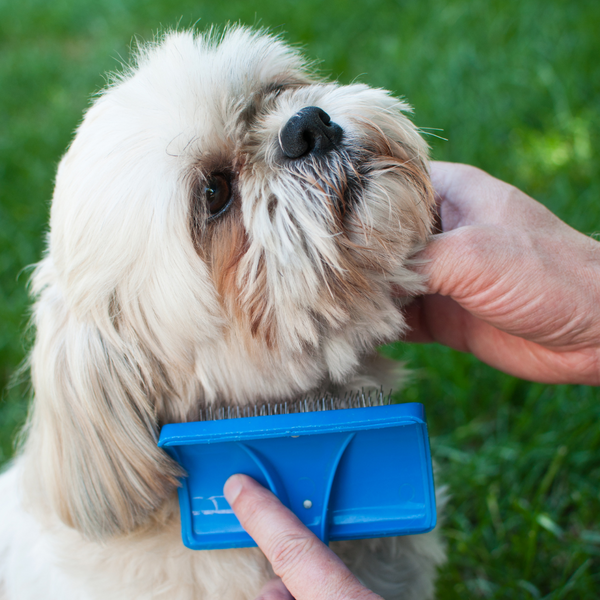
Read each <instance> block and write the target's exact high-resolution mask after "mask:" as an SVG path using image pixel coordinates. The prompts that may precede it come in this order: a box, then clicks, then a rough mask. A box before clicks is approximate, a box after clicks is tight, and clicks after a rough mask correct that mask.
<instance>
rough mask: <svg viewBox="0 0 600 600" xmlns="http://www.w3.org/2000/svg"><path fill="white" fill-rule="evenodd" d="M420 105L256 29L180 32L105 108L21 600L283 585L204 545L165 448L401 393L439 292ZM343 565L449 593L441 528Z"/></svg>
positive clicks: (74, 182)
mask: <svg viewBox="0 0 600 600" xmlns="http://www.w3.org/2000/svg"><path fill="white" fill-rule="evenodd" d="M408 110H409V107H408V105H407V104H405V103H404V102H403V101H401V100H398V99H395V98H393V97H392V96H391V95H390V94H389V93H388V92H386V91H384V90H381V89H373V88H370V87H367V86H366V85H361V84H352V85H348V86H343V85H339V84H338V83H332V82H328V81H325V80H323V79H321V78H319V77H318V76H317V75H316V74H315V73H314V70H313V69H312V67H311V65H309V64H308V63H307V62H306V61H305V60H304V59H303V58H302V56H301V54H300V53H299V52H298V51H297V50H296V49H294V48H291V47H290V46H288V45H286V44H285V43H284V42H283V41H282V40H281V39H280V38H278V37H276V36H272V35H270V34H268V33H267V32H264V31H253V30H249V29H246V28H243V27H241V26H238V27H231V28H229V29H227V30H226V31H225V32H224V33H222V34H217V33H211V32H209V33H206V34H199V33H195V32H190V31H183V32H181V31H175V32H169V33H166V34H165V35H163V36H162V37H161V39H159V40H158V41H156V42H155V43H150V44H147V45H145V46H143V47H140V48H139V49H138V51H137V53H136V56H135V59H134V61H133V64H132V66H131V67H129V68H128V69H127V70H125V72H123V73H122V74H120V75H116V76H114V78H113V80H112V81H111V82H110V84H109V85H108V87H107V89H105V90H104V91H103V92H102V93H101V94H99V96H98V97H97V98H96V99H95V100H94V102H93V104H92V106H91V107H90V108H89V110H88V111H87V113H86V115H85V117H84V119H83V121H82V123H81V125H80V126H79V127H78V129H77V132H76V135H75V138H74V140H73V142H72V144H71V146H70V147H69V149H68V151H67V152H66V154H65V156H64V157H63V159H62V161H61V162H60V165H59V167H58V173H57V177H56V186H55V192H54V196H53V201H52V209H51V227H50V233H49V236H48V246H47V251H46V254H45V256H44V258H43V259H42V261H41V262H40V263H39V264H38V266H37V268H36V270H35V272H34V275H33V278H32V293H33V295H34V297H35V304H34V309H33V324H34V326H35V330H36V338H35V343H34V346H33V349H32V352H31V356H30V367H31V377H32V382H33V390H34V400H33V403H32V407H31V411H30V415H29V419H28V422H27V425H26V428H25V431H24V433H23V441H22V444H21V446H20V449H19V451H18V452H17V456H16V458H15V459H14V461H13V463H12V465H11V466H10V468H9V469H8V470H7V471H5V473H4V474H3V475H2V476H1V478H0V598H1V599H2V600H33V599H35V600H38V599H39V598H42V597H43V598H45V599H46V600H58V599H59V598H60V600H71V599H73V600H75V599H77V600H92V599H94V600H96V599H105V598H110V599H111V600H121V599H122V600H125V599H126V600H142V599H144V600H145V599H153V600H158V599H163V598H164V599H166V598H168V599H169V600H184V599H185V600H192V599H194V600H209V599H217V598H218V599H231V600H238V599H240V600H243V599H252V598H254V597H256V595H257V594H258V593H259V590H260V588H261V587H262V586H263V584H264V583H265V582H266V581H267V580H268V579H269V578H271V577H272V576H273V573H272V570H271V568H270V565H269V564H268V562H267V561H266V559H265V557H264V556H263V555H262V553H261V552H260V551H259V550H258V549H257V548H249V549H235V550H218V551H203V552H194V551H191V550H188V549H186V548H185V547H184V546H183V544H182V542H181V536H180V524H179V515H178V504H177V500H176V488H177V485H178V479H179V477H180V476H181V472H180V470H179V468H178V466H177V465H176V464H175V463H174V462H173V461H172V460H171V459H170V458H169V457H168V456H167V455H166V454H165V453H164V452H163V451H162V450H161V449H159V448H158V447H157V445H156V442H157V435H158V432H159V430H160V427H161V425H163V424H165V423H175V422H183V421H193V420H196V419H197V418H198V414H199V410H200V407H203V406H208V405H211V404H214V403H218V402H221V403H229V404H231V405H233V406H245V405H248V404H254V403H261V402H266V401H283V400H294V399H295V398H298V397H303V396H306V395H307V394H310V393H320V392H323V391H329V392H332V393H339V392H340V391H343V390H350V389H357V388H360V387H367V388H369V387H376V388H379V386H380V385H382V384H383V385H385V386H386V387H387V386H388V385H389V382H390V378H393V377H395V374H394V372H393V371H394V369H393V368H390V364H389V363H388V362H386V361H385V360H384V359H383V358H381V357H378V355H377V354H376V346H377V345H378V344H381V343H383V342H387V341H390V340H394V339H398V337H399V336H401V335H402V333H403V332H404V331H405V329H406V323H405V319H404V316H403V313H402V308H403V306H404V304H405V303H406V301H407V298H409V297H410V296H413V295H415V294H418V293H420V292H422V291H423V289H424V287H423V286H424V282H423V280H422V278H421V277H420V276H418V275H417V274H415V272H413V271H412V270H411V268H410V267H411V256H412V255H413V254H414V252H415V251H416V250H418V249H419V248H420V247H422V246H423V245H424V244H425V243H426V242H427V239H428V236H429V234H430V231H431V228H432V222H433V212H434V211H433V206H434V200H433V192H432V187H431V184H430V180H429V175H428V162H427V160H428V159H427V146H426V144H425V143H424V141H423V140H422V138H421V137H420V135H419V133H418V130H417V129H416V128H415V126H414V125H413V124H412V122H411V121H410V120H409V119H408V118H407V116H406V112H407V111H408ZM394 364H395V363H394ZM372 459H373V461H376V460H378V458H377V456H373V457H372ZM332 548H333V549H334V550H335V551H336V552H337V553H338V554H339V555H340V556H341V557H342V559H343V560H344V561H345V562H346V563H347V564H348V566H349V567H350V568H351V569H352V570H353V572H354V573H355V574H356V575H357V576H358V577H359V579H360V580H361V581H363V582H364V583H365V585H367V586H368V587H369V588H371V589H372V590H374V591H375V592H377V593H379V594H380V595H382V596H383V597H384V598H388V599H392V598H398V599H400V598H402V599H404V600H410V599H415V600H416V599H419V600H424V599H426V598H431V597H433V594H434V581H435V572H436V566H437V565H438V564H440V563H441V562H443V560H444V549H443V544H442V541H441V540H440V537H439V534H438V532H437V530H434V531H433V532H431V533H429V534H425V535H420V536H406V537H402V538H388V539H382V540H363V541H354V542H339V543H333V544H332Z"/></svg>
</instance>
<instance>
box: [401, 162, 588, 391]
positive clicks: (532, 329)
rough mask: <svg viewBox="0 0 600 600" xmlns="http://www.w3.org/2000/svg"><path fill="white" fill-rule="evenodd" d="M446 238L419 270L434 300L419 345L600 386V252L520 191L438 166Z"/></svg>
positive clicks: (421, 310)
mask: <svg viewBox="0 0 600 600" xmlns="http://www.w3.org/2000/svg"><path fill="white" fill-rule="evenodd" d="M431 176H432V180H433V185H434V187H435V190H436V192H437V196H438V203H439V211H440V218H441V225H442V231H443V233H440V234H437V235H434V236H433V239H432V241H431V243H430V244H429V245H428V247H427V248H426V249H425V250H424V251H423V252H422V253H421V255H420V257H422V258H425V259H427V261H426V262H425V264H421V265H419V266H418V267H417V270H419V271H420V272H421V273H423V274H425V275H427V277H428V288H429V295H425V296H423V297H421V298H419V299H418V300H417V301H416V302H415V303H414V304H413V305H412V306H411V307H410V308H409V309H408V312H407V318H408V322H409V325H410V327H411V331H410V332H409V334H408V336H407V340H408V341H413V342H432V341H436V342H440V343H442V344H444V345H446V346H450V347H451V348H455V349H456V350H461V351H463V352H471V353H473V354H474V355H475V356H476V357H477V358H479V359H480V360H482V361H483V362H485V363H487V364H489V365H491V366H493V367H495V368H497V369H499V370H501V371H504V372H506V373H509V374H512V375H516V376H517V377H522V378H524V379H529V380H532V381H539V382H542V383H581V384H588V385H600V243H599V242H597V241H596V240H594V239H592V238H589V237H587V236H585V235H583V234H581V233H579V232H577V231H575V230H574V229H572V228H571V227H569V226H568V225H566V224H565V223H563V222H562V221H561V220H560V219H558V218H557V217H556V216H555V215H553V214H552V213H551V212H550V211H549V210H548V209H546V208H545V207H544V206H542V205H541V204H540V203H539V202H536V201H535V200H533V199H532V198H530V197H529V196H527V195H526V194H524V193H523V192H521V191H519V190H518V189H517V188H515V187H513V186H511V185H509V184H506V183H504V182H502V181H499V180H498V179H495V178H493V177H491V176H490V175H488V174H487V173H485V172H483V171H481V170H479V169H476V168H474V167H470V166H467V165H460V164H453V163H443V162H434V163H432V165H431Z"/></svg>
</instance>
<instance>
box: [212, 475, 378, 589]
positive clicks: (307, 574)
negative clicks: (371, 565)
mask: <svg viewBox="0 0 600 600" xmlns="http://www.w3.org/2000/svg"><path fill="white" fill-rule="evenodd" d="M223 493H224V494H225V498H226V499H227V501H228V502H229V504H230V506H231V508H232V509H233V511H234V512H235V514H236V516H237V517H238V519H239V520H240V523H241V524H242V527H243V528H244V529H245V530H246V531H247V532H248V533H249V534H250V535H251V536H252V538H253V539H254V541H255V542H256V543H257V544H258V546H259V547H260V549H261V550H262V551H263V552H264V554H265V556H266V557H267V559H268V560H269V562H270V563H271V565H272V567H273V571H274V572H275V574H276V575H278V576H279V577H281V579H282V581H283V583H284V584H285V587H286V588H287V589H288V590H289V592H290V593H291V594H292V596H293V597H294V598H296V599H297V600H309V599H311V600H312V599H313V598H319V599H320V600H342V599H343V600H348V599H352V600H359V599H360V600H363V599H364V600H367V599H369V600H375V599H376V598H379V596H377V595H376V594H374V593H373V592H371V591H369V590H367V589H366V588H365V587H363V586H362V585H361V583H360V582H359V581H358V579H356V577H354V575H352V573H350V571H349V570H348V569H347V568H346V566H345V565H344V563H343V562H342V561H341V560H340V559H339V558H338V557H337V556H336V555H335V554H334V553H333V552H332V551H331V550H330V549H329V548H328V547H327V546H326V545H325V544H323V543H322V542H321V541H320V540H319V539H318V538H317V537H316V536H315V535H314V534H313V533H311V532H310V531H309V530H308V529H307V528H306V527H304V525H303V524H302V523H301V522H300V520H299V519H298V517H296V515H294V514H293V513H292V512H291V511H290V510H288V509H287V508H286V507H285V506H283V505H282V504H281V503H280V502H279V500H278V499H277V498H276V497H275V496H274V495H273V494H272V493H271V492H269V491H268V490H266V489H265V488H263V487H262V486H261V485H259V484H258V483H257V482H256V481H254V479H252V478H251V477H248V476H246V475H233V476H231V477H230V478H229V479H228V480H227V482H226V483H225V487H224V489H223Z"/></svg>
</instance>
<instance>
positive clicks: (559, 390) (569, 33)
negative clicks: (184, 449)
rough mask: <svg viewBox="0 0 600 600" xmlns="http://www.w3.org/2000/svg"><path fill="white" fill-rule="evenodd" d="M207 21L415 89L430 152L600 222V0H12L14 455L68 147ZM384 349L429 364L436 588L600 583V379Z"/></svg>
mask: <svg viewBox="0 0 600 600" xmlns="http://www.w3.org/2000/svg"><path fill="white" fill-rule="evenodd" d="M350 7H352V8H350ZM198 19H201V20H200V21H199V22H198V27H199V28H202V27H204V26H208V25H210V24H212V23H216V24H223V23H225V22H226V21H232V22H234V21H241V22H243V23H246V24H250V25H261V26H268V27H271V28H273V30H274V31H277V32H285V34H286V37H287V39H289V40H290V41H292V42H293V43H298V44H302V45H303V46H304V47H305V49H306V52H307V54H308V55H309V56H311V57H316V58H318V59H319V60H320V61H322V62H321V65H322V69H323V71H324V72H325V73H327V74H329V75H331V76H332V77H335V78H338V79H339V80H340V81H342V82H350V81H353V80H356V79H358V80H360V81H363V82H365V83H369V84H371V85H376V86H381V87H386V88H389V89H391V90H393V91H394V92H395V93H396V94H398V95H402V96H405V97H406V98H407V99H408V100H409V101H410V103H411V104H412V105H413V106H414V107H415V116H414V119H415V121H416V123H417V124H418V125H420V126H422V127H429V128H432V129H431V130H430V131H431V132H432V133H433V134H435V135H439V136H440V137H443V138H445V140H446V141H444V140H440V139H439V138H437V137H435V136H433V135H432V136H430V138H429V141H430V143H431V145H432V152H433V155H434V157H436V158H439V159H446V160H453V161H462V162H468V163H471V164H475V165H478V166H480V167H482V168H484V169H486V170H487V171H489V172H491V173H492V174H494V175H496V176H498V177H500V178H502V179H504V180H507V181H509V182H511V183H514V184H516V185H518V186H519V187H521V188H522V189H524V190H525V191H527V192H528V193H529V194H531V195H532V196H534V197H536V198H537V199H539V200H540V201H542V202H543V203H544V204H546V205H547V206H548V207H550V208H551V209H552V210H553V211H554V212H556V213H557V214H558V215H559V216H560V217H561V218H563V219H564V220H565V221H567V222H568V223H569V224H571V225H573V226H574V227H576V228H578V229H580V230H581V231H584V232H586V233H589V234H591V233H595V232H596V231H598V230H600V161H599V159H598V139H599V134H600V111H599V110H598V109H599V102H600V60H599V57H600V36H599V35H598V31H599V30H600V3H598V2H597V0H577V1H573V0H570V1H565V2H562V1H548V0H520V1H516V0H504V1H500V0H489V1H486V2H481V1H479V2H468V1H466V0H448V1H442V0H407V1H404V2H401V1H398V2H393V1H391V0H370V1H369V0H363V1H358V2H353V3H350V2H346V1H344V2H342V1H341V0H330V1H329V2H317V1H316V0H306V1H292V0H269V1H263V2H259V1H256V2H252V3H250V2H247V1H246V0H245V1H240V0H233V1H229V2H219V3H216V2H215V3H208V2H203V1H202V0H195V1H193V2H192V1H190V0H180V1H178V2H168V1H167V0H103V1H102V2H92V1H88V0H78V1H76V0H73V1H70V2H69V1H67V0H55V1H53V2H47V1H46V0H21V2H18V3H17V2H10V0H0V52H1V54H0V90H2V91H1V92H0V115H1V117H2V118H0V388H2V389H4V390H5V391H4V393H3V400H2V403H1V404H0V433H1V435H0V462H1V461H4V460H7V459H8V458H9V457H10V455H11V452H12V445H13V439H14V436H15V433H16V431H17V430H18V428H19V426H20V424H21V423H22V422H23V419H24V416H25V412H26V398H27V396H28V393H29V392H28V389H27V386H26V384H25V383H23V384H18V385H15V386H13V387H7V384H8V382H9V378H10V377H11V374H13V373H14V372H15V370H16V368H17V366H18V364H19V362H20V361H21V360H22V358H23V355H24V352H25V347H26V345H27V342H26V341H25V339H26V337H25V336H24V334H23V331H24V328H25V325H26V323H27V294H26V283H27V272H26V271H25V272H23V269H24V268H25V267H26V266H27V265H30V264H31V263H33V262H35V261H36V260H38V259H39V257H40V256H41V252H42V249H43V236H44V232H45V228H46V222H47V217H48V207H49V199H50V198H51V194H52V181H53V174H54V171H55V168H56V164H57V161H58V160H59V158H60V156H61V153H62V152H63V151H64V148H65V147H66V145H67V144H68V142H69V139H70V137H71V132H72V131H73V129H74V128H75V126H76V125H77V123H78V121H79V120H80V118H81V112H82V111H83V110H84V108H85V107H86V106H87V104H88V99H89V97H90V95H91V94H92V93H93V92H94V91H96V90H97V89H98V88H100V87H101V86H102V85H103V84H104V79H103V77H102V73H103V72H105V71H107V70H115V69H117V68H118V67H119V63H120V61H121V60H122V59H123V58H126V57H127V55H128V48H129V45H130V43H131V41H132V38H133V36H134V35H136V36H139V37H141V38H144V39H149V38H151V37H152V34H153V32H154V31H156V30H157V29H159V28H161V27H168V26H175V25H177V24H179V25H180V26H182V27H186V26H190V25H192V24H194V23H196V21H198ZM385 351H386V352H387V353H388V354H390V355H392V356H394V357H397V358H401V359H403V360H408V361H409V363H410V365H411V366H412V367H413V368H414V369H415V370H416V372H415V377H414V380H413V382H412V383H411V384H410V385H409V387H408V388H407V389H406V390H405V392H404V393H403V398H404V399H405V400H418V401H421V402H424V403H425V405H426V406H427V410H428V415H429V421H430V430H431V434H432V442H433V452H434V455H435V457H436V460H437V462H438V464H439V465H440V476H441V478H442V479H443V480H444V481H445V482H446V483H448V484H449V486H450V489H451V493H452V498H451V500H450V506H449V509H448V513H447V517H446V524H445V532H446V537H447V540H448V551H449V557H450V560H449V563H448V565H447V566H446V567H444V568H443V569H442V571H441V575H440V582H439V586H438V597H439V598H440V599H450V598H497V599H500V598H506V599H520V598H523V599H530V598H533V599H535V598H547V599H552V600H558V599H563V598H573V599H584V600H585V599H588V598H590V599H591V598H596V597H598V590H600V525H599V523H600V427H599V423H600V393H598V391H597V390H596V389H593V388H586V387H577V386H558V387H557V386H544V385H538V384H531V383H527V382H523V381H520V380H518V379H515V378H512V377H508V376H504V375H502V374H500V373H497V372H495V371H493V370H492V369H490V368H488V367H486V366H484V365H481V364H480V363H478V362H477V361H476V360H475V359H473V358H472V357H470V356H465V355H461V354H459V353H456V352H453V351H450V350H448V349H445V348H441V347H436V346H421V347H415V346H413V347H409V346H406V345H403V344H396V345H392V346H389V347H387V349H386V350H385Z"/></svg>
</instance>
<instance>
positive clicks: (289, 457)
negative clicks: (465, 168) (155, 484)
mask: <svg viewBox="0 0 600 600" xmlns="http://www.w3.org/2000/svg"><path fill="white" fill-rule="evenodd" d="M200 418H201V419H202V420H201V421H198V422H194V423H181V424H169V425H165V426H164V427H163V428H162V431H161V434H160V439H159V442H158V445H159V446H160V447H162V448H164V449H165V450H166V451H167V452H168V453H169V454H170V456H172V457H173V458H174V459H175V460H176V461H177V462H178V463H179V464H180V465H181V466H182V467H183V469H184V470H185V472H186V473H187V476H186V477H183V478H182V480H181V487H180V488H179V489H178V493H179V506H180V509H181V528H182V537H183V543H184V544H185V545H186V546H187V547H188V548H191V549H194V550H208V549H217V548H244V547H249V546H255V545H256V544H255V543H254V541H253V540H252V538H251V537H250V536H249V535H248V534H247V533H246V532H245V531H244V529H243V528H242V526H241V525H240V523H239V521H238V519H237V517H236V516H235V514H234V513H233V511H232V509H231V507H230V506H229V504H228V503H227V501H226V500H225V498H224V496H223V486H224V484H225V482H226V481H227V479H228V478H229V477H230V476H231V475H233V474H235V473H243V474H246V475H250V476H251V477H253V478H254V479H256V480H257V481H258V482H259V483H260V484H262V485H263V486H265V487H266V488H268V489H270V490H271V491H272V492H273V493H274V494H275V495H276V496H277V497H278V498H279V500H280V501H281V502H282V503H283V504H284V505H285V506H287V507H288V508H289V509H291V510H292V511H293V512H294V513H295V514H296V515H297V516H298V518H299V519H300V520H301V521H302V522H303V523H304V524H305V525H306V526H307V527H308V528H309V529H310V530H311V531H312V532H313V533H315V534H316V535H317V536H318V537H319V538H320V539H321V540H323V542H325V543H328V542H329V541H335V540H350V539H360V538H371V537H387V536H393V535H406V534H416V533H425V532H427V531H430V530H431V529H433V528H434V527H435V523H436V510H435V494H434V487H433V472H432V466H431V455H430V452H429V438H428V436H427V424H426V422H425V412H424V408H423V405H422V404H417V403H411V404H391V403H390V397H389V396H388V397H385V396H384V395H383V393H382V392H381V391H380V392H377V393H375V394H373V393H371V394H365V393H364V392H356V393H353V394H347V395H346V396H344V397H334V396H329V395H327V396H325V397H323V398H320V399H318V400H317V399H314V398H310V399H309V398H307V399H304V400H300V401H296V402H293V403H287V402H285V403H280V404H265V405H262V406H261V407H258V406H253V407H251V408H250V407H232V406H227V407H224V406H221V407H213V406H209V407H207V408H206V409H204V410H202V411H201V417H200Z"/></svg>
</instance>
